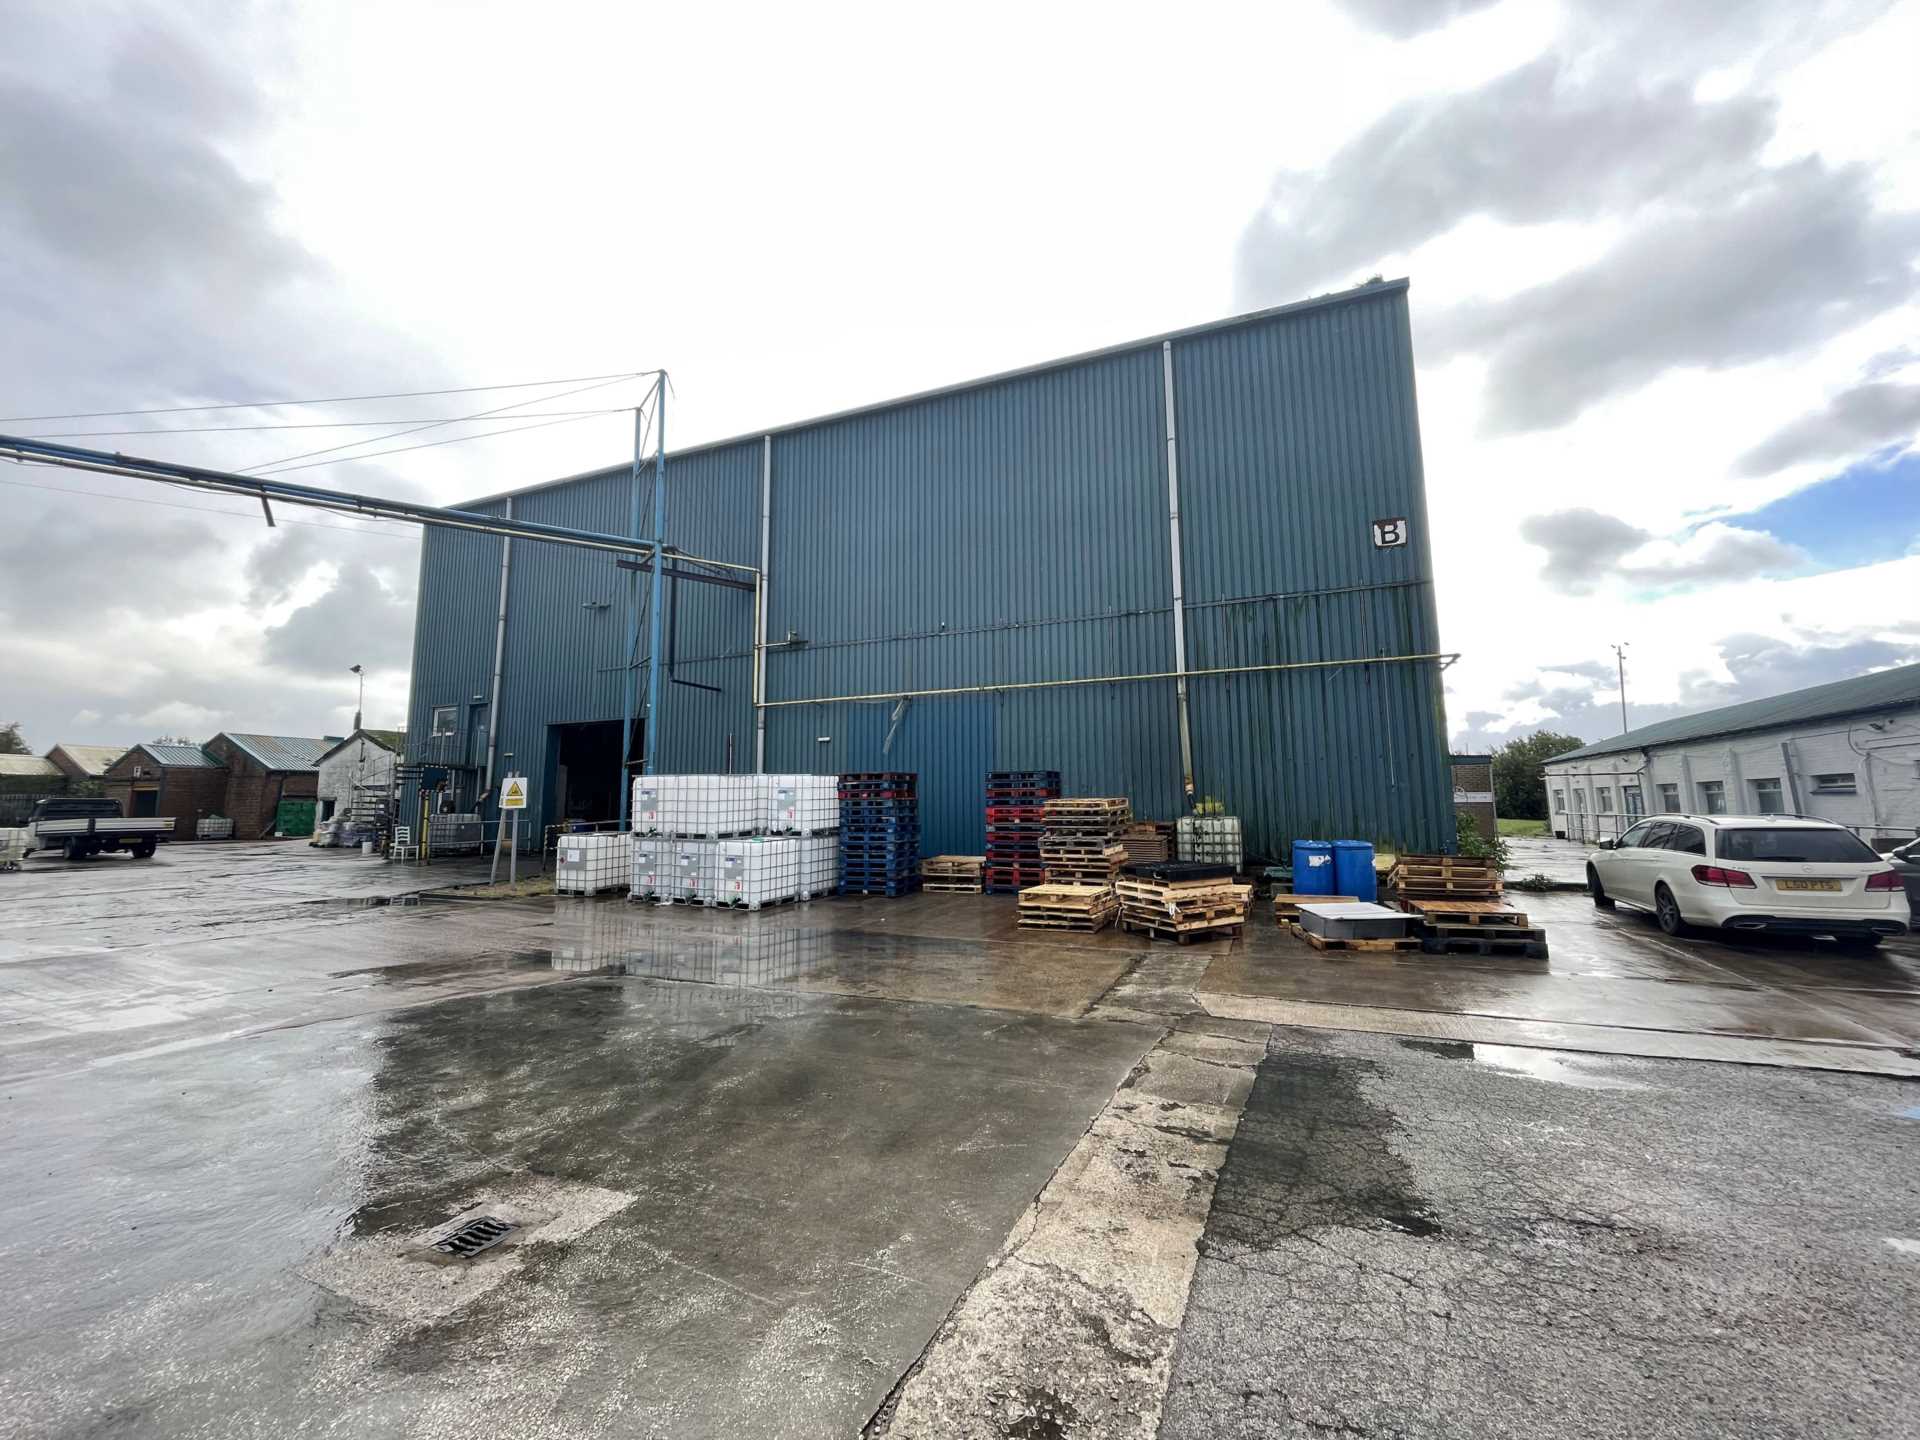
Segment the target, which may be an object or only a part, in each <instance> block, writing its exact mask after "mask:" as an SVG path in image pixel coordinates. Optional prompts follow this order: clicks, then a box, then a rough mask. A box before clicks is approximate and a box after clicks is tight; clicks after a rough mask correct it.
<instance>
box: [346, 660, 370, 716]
mask: <svg viewBox="0 0 1920 1440" xmlns="http://www.w3.org/2000/svg"><path fill="white" fill-rule="evenodd" d="M347 669H348V671H349V672H351V673H352V674H354V675H358V676H359V677H360V693H359V695H357V696H356V697H355V698H354V702H353V728H354V729H356V730H358V729H359V728H360V712H361V711H362V710H364V709H366V706H367V672H366V669H365V667H364V666H360V665H349V666H348V667H347Z"/></svg>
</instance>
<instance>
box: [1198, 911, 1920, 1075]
mask: <svg viewBox="0 0 1920 1440" xmlns="http://www.w3.org/2000/svg"><path fill="white" fill-rule="evenodd" d="M1510 900H1511V902H1512V903H1513V904H1514V905H1516V906H1521V907H1524V909H1525V910H1526V912H1527V914H1528V915H1529V917H1530V919H1531V922H1532V923H1534V924H1536V925H1541V926H1544V927H1545V928H1546V930H1547V939H1548V944H1549V946H1550V958H1548V959H1547V960H1544V961H1534V960H1525V959H1519V958H1502V957H1485V958H1482V957H1477V956H1460V955H1425V954H1418V953H1412V954H1393V955H1370V954H1358V953H1351V952H1332V951H1330V952H1320V951H1316V950H1313V949H1311V948H1309V947H1308V946H1306V945H1305V944H1303V943H1301V942H1300V941H1298V940H1295V939H1293V938H1292V937H1291V936H1289V935H1286V934H1283V933H1281V932H1280V931H1279V929H1278V927H1276V926H1272V925H1265V926H1254V927H1250V929H1249V934H1248V938H1247V942H1246V943H1245V944H1244V945H1241V946H1236V947H1235V948H1234V949H1233V950H1232V951H1231V952H1230V953H1227V954H1224V955H1221V956H1218V957H1216V958H1215V959H1214V960H1213V962H1212V964H1211V965H1210V966H1209V968H1208V971H1207V976H1206V979H1205V982H1204V983H1203V985H1202V987H1201V988H1202V989H1203V990H1204V991H1206V992H1209V993H1217V994H1223V995H1235V996H1247V997H1255V998H1261V999H1273V1000H1281V1001H1301V1002H1309V1003H1313V1004H1321V1005H1342V1006H1362V1007H1374V1008H1379V1009H1383V1010H1400V1011H1419V1012H1430V1013H1437V1014H1458V1015H1470V1016H1489V1017H1498V1018H1503V1019H1512V1020H1527V1021H1543V1022H1550V1023H1554V1024H1563V1025H1608V1026H1619V1027H1624V1028H1628V1029H1638V1030H1655V1031H1673V1032H1682V1033H1690V1034H1702V1035H1724V1036H1753V1037H1766V1038H1775V1039H1782V1040H1802V1041H1816V1040H1817V1041H1831V1042H1841V1043H1846V1044H1855V1045H1867V1046H1880V1047H1888V1048H1902V1047H1906V1046H1911V1045H1913V1044H1915V1043H1920V954H1917V953H1916V949H1915V946H1914V943H1913V941H1912V939H1911V938H1909V939H1907V940H1903V941H1900V942H1897V943H1896V944H1893V945H1889V946H1888V947H1887V948H1886V949H1885V950H1884V951H1883V952H1881V953H1880V954H1877V955H1874V956H1859V955H1854V954H1849V953H1847V952H1844V951H1841V950H1839V949H1838V948H1837V947H1834V946H1831V945H1826V944H1822V943H1818V942H1797V943H1796V942H1793V941H1788V940H1784V939H1777V938H1771V937H1765V938H1760V939H1748V938H1743V939H1740V940H1738V941H1736V942H1735V943H1732V944H1727V943H1722V942H1721V941H1719V940H1718V939H1715V938H1709V937H1695V938H1689V939H1686V940H1677V941H1676V940H1670V939H1668V938H1667V937H1666V936H1665V935H1663V934H1661V932H1660V931H1659V929H1658V928H1657V927H1655V926H1654V925H1653V924H1652V922H1651V921H1646V922H1644V923H1643V922H1642V919H1641V917H1638V916H1633V915H1629V914H1627V913H1625V912H1615V913H1613V914H1604V913H1601V912H1597V911H1595V910H1594V908H1593V906H1592V904H1591V903H1590V902H1589V901H1588V900H1587V899H1586V897H1584V896H1578V895H1515V896H1512V897H1510Z"/></svg>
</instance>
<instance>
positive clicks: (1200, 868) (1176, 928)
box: [1114, 861, 1253, 945]
mask: <svg viewBox="0 0 1920 1440" xmlns="http://www.w3.org/2000/svg"><path fill="white" fill-rule="evenodd" d="M1114 888H1115V889H1116V890H1117V891H1118V892H1119V895H1120V924H1121V926H1122V927H1123V928H1124V929H1127V930H1134V931H1138V932H1140V933H1142V934H1146V935H1154V936H1164V937H1166V938H1167V939H1170V940H1177V941H1179V942H1180V943H1181V944H1183V945H1184V944H1186V943H1187V942H1188V941H1190V940H1215V939H1223V938H1226V937H1229V936H1233V935H1237V934H1239V933H1240V930H1241V928H1242V927H1243V926H1244V925H1245V924H1246V921H1247V903H1248V901H1249V900H1250V899H1251V898H1252V896H1253V887H1252V886H1251V885H1240V884H1236V883H1235V882H1234V879H1233V872H1232V870H1231V869H1229V868H1228V867H1227V866H1224V865H1197V864H1183V863H1181V862H1178V861H1172V862H1168V863H1166V864H1161V865H1129V866H1127V867H1126V869H1125V870H1123V871H1122V872H1121V874H1120V878H1119V880H1118V881H1116V882H1115V885H1114Z"/></svg>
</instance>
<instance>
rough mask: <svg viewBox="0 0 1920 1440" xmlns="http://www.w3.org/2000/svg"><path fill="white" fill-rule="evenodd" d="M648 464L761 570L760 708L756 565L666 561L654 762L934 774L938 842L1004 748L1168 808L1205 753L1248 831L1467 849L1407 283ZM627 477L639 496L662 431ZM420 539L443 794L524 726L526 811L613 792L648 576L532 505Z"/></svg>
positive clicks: (420, 716)
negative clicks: (539, 538) (691, 566)
mask: <svg viewBox="0 0 1920 1440" xmlns="http://www.w3.org/2000/svg"><path fill="white" fill-rule="evenodd" d="M665 473H666V487H667V496H668V506H667V543H668V544H669V545H670V546H673V547H677V548H678V549H680V550H682V551H685V552H687V553H689V554H693V555H701V556H708V557H712V558H714V559H719V560H728V561H733V562H737V563H739V564H742V565H749V566H763V567H764V570H765V572H766V580H765V617H764V621H765V639H766V644H765V650H764V678H763V685H764V697H765V704H764V707H762V708H760V709H759V710H758V712H757V713H756V706H755V703H754V700H755V696H754V652H755V643H756V616H755V601H754V596H753V594H752V592H751V590H734V589H727V588H720V587H715V586H711V585H706V584H690V583H681V584H675V585H669V586H668V587H667V589H668V594H669V601H668V603H667V604H666V605H665V606H663V614H662V619H663V621H665V622H666V624H665V629H666V632H667V635H668V639H667V641H666V642H665V643H664V644H663V647H662V648H663V651H664V652H665V654H664V655H663V657H662V658H663V660H668V659H670V661H671V670H670V672H669V675H668V680H667V682H666V683H663V686H662V700H661V728H660V735H659V741H660V756H659V768H660V769H661V770H662V771H664V772H668V773H673V772H688V771H717V770H740V771H751V770H753V769H754V768H755V767H756V765H759V766H760V767H762V768H764V769H766V770H768V771H775V772H797V771H811V772H845V771H854V770H913V771H917V772H919V775H920V784H921V792H922V797H923V798H922V805H921V808H922V812H923V829H924V842H925V848H926V850H927V851H928V852H929V853H933V852H962V853H975V854H977V853H979V852H980V850H981V848H982V845H983V840H984V836H983V816H982V800H981V792H982V782H983V780H984V777H985V775H986V773H987V772H988V771H989V770H995V769H1057V770H1059V771H1061V772H1062V775H1063V781H1064V786H1065V790H1066V793H1068V794H1081V795H1122V794H1123V795H1126V796H1128V797H1130V798H1131V799H1132V801H1133V806H1134V811H1135V813H1136V814H1137V815H1139V816H1142V817H1145V818H1150V819H1166V820H1171V819H1173V818H1175V817H1177V816H1178V815H1180V814H1182V813H1184V812H1185V811H1186V810H1187V809H1188V807H1189V793H1188V774H1187V769H1188V765H1189V763H1190V775H1191V791H1192V796H1193V798H1196V799H1204V798H1208V797H1211V798H1214V799H1217V800H1218V801H1220V802H1221V804H1222V805H1223V807H1224V808H1225V810H1226V811H1227V812H1228V813H1232V814H1237V815H1239V816H1240V817H1242V822H1243V824H1244V826H1245V828H1246V836H1247V847H1248V852H1249V854H1261V853H1266V854H1282V853H1285V848H1286V846H1287V844H1288V842H1290V841H1291V840H1292V839H1293V838H1295V837H1322V838H1325V837H1335V836H1339V837H1354V838H1360V839H1372V840H1374V841H1376V842H1377V843H1379V844H1382V845H1388V846H1393V847H1411V848H1418V849H1440V848H1450V846H1451V842H1452V838H1453V832H1454V819H1453V812H1452V802H1451V782H1450V779H1449V774H1448V767H1447V744H1446V736H1445V719H1444V714H1443V710H1442V699H1441V682H1440V670H1441V667H1442V664H1443V663H1444V660H1443V657H1442V656H1441V655H1440V649H1441V647H1440V641H1439V635H1438V625H1437V620H1436V616H1435V608H1434V595H1433V570H1432V561H1431V558H1430V555H1429V551H1428V545H1427V533H1428V532H1427V525H1426V499H1425V489H1424V482H1423V478H1422V472H1421V459H1420V433H1419V422H1418V417H1417V413H1416V408H1415V402H1414V381H1413V354H1412V342H1411V332H1410V328H1409V323H1408V303H1407V284H1406V282H1405V281H1404V280H1402V281H1393V282H1387V283H1380V282H1375V283H1373V284H1370V285H1366V286H1362V287H1360V288H1359V289H1356V290H1351V291H1346V292H1342V293H1340V294H1336V295H1328V296H1324V297H1321V298H1318V299H1314V300H1309V301H1305V302H1302V303H1300V304H1295V305H1288V306H1284V307H1281V308H1278V309H1273V310H1266V311H1261V312H1259V313H1256V314H1251V315H1244V316H1239V317H1236V318H1233V319H1229V320H1223V321H1219V322H1216V323H1213V324H1208V325H1201V326H1196V327H1194V328H1192V329H1188V330H1182V331H1178V332H1175V333H1173V334H1171V335H1163V336H1155V337H1152V338H1150V339H1145V340H1140V341H1136V342H1134V343H1131V344H1126V345H1118V346H1114V347H1112V348H1110V349H1106V350H1101V351H1097V352H1094V353H1092V354H1087V355H1078V356H1073V357H1070V358H1068V359H1064V360H1058V361H1053V362H1050V363H1047V364H1042V365H1035V366H1032V367H1029V368H1027V369H1023V370H1018V371H1014V372H1011V373H1008V374H1003V375H995V376H990V377H988V378H985V379H981V380H976V381H972V382H969V383H966V384H962V385H955V386H951V387H948V388H946V389H942V390H937V391H932V392H929V393H926V394H921V395H914V396H909V397H907V398H905V399H901V400H894V401H888V402H885V403H882V404H876V405H872V406H868V407H865V408H862V409H859V410H853V411H848V412H845V413H842V414H838V415H830V416H826V417H824V418H822V419H818V420H812V421H807V422H804V423H801V424H796V425H787V426H783V427H780V428H778V429H775V430H771V431H767V432H764V433H758V434H753V435H748V436H743V437H741V438H738V439H734V440H728V441H723V442H720V443H717V444H710V445H702V446H697V447H693V448H689V449H684V450H679V451H669V452H668V454H667V457H666V465H665ZM633 483H634V482H633V478H632V471H631V468H630V466H629V465H626V464H622V465H619V466H615V467H611V468H608V469H606V470H602V471H596V472H593V473H590V474H586V475H578V476H573V477H571V478H568V479H562V480H556V481H553V482H551V483H549V484H544V485H539V486H535V487H533V488H531V489H527V490H521V491H517V492H515V493H513V494H512V495H502V496H496V497H493V498H491V499H488V500H485V501H480V502H476V503H474V504H471V505H469V506H466V507H464V508H467V509H471V510H475V511H479V512H482V513H486V514H492V515H506V514H511V515H512V516H513V517H514V518H515V519H517V520H534V521H544V522H548V523H552V524H558V525H569V526H576V527H580V528H583V529H591V530H596V531H601V532H611V533H618V534H629V533H633V532H632V530H631V528H630V527H631V523H632V522H631V509H630V507H631V504H632V489H631V487H632V485H633ZM640 483H641V486H642V495H641V504H642V507H643V513H650V512H648V511H646V509H645V507H649V506H650V505H651V503H652V496H651V494H650V491H651V488H652V483H653V481H652V467H651V466H650V465H649V466H648V467H647V468H646V469H645V470H644V471H643V472H642V476H641V482H640ZM640 534H641V535H643V536H645V535H650V534H651V522H650V520H645V519H643V522H642V529H641V531H640ZM423 546H424V548H423V553H422V557H421V578H420V593H419V619H418V626H417V630H416V634H415V640H414V661H413V692H412V704H411V710H410V723H411V730H410V733H409V736H408V753H409V757H410V758H414V759H421V760H426V761H428V762H429V763H434V764H437V765H442V766H445V767H447V773H448V775H449V777H450V780H451V783H452V786H453V788H454V790H455V792H456V804H457V805H459V806H460V807H461V808H464V807H465V806H467V805H470V804H472V803H474V800H475V797H477V796H478V795H480V794H481V793H483V792H484V791H485V790H486V788H487V786H488V784H489V778H490V776H492V775H494V774H500V773H505V772H506V769H507V764H506V760H505V757H506V756H507V755H508V754H511V755H512V757H513V759H512V768H513V769H514V770H517V771H520V772H522V773H525V774H526V775H527V776H528V777H529V779H530V782H531V786H532V792H533V793H532V796H531V803H530V809H529V811H528V819H529V820H533V821H544V822H545V823H549V824H550V823H554V822H556V821H558V820H561V819H566V818H582V819H595V820H605V819H610V818H612V817H613V816H614V815H615V813H616V811H617V799H616V797H617V795H618V790H617V788H616V787H617V785H618V783H619V774H620V762H621V755H620V730H621V724H620V722H621V718H622V716H621V711H622V705H623V697H624V692H625V688H626V674H625V669H624V666H623V661H626V660H629V659H632V660H633V663H636V664H638V665H640V666H644V665H645V663H646V659H647V657H646V656H645V655H644V654H642V655H640V656H638V657H629V656H628V655H627V654H626V649H627V632H628V624H629V622H630V619H631V615H630V612H629V610H628V606H629V604H637V603H644V600H645V595H646V590H647V586H646V584H645V583H636V576H635V575H634V573H633V572H632V571H630V570H622V569H619V568H617V566H616V563H615V560H614V557H613V556H611V555H606V554H597V553H593V552H588V551H581V550H574V549H567V548H563V547H560V546H555V545H546V544H540V543H534V542H529V541H526V540H519V541H505V540H502V539H500V538H498V537H494V536H487V535H479V534H471V533H464V532H460V531H449V530H439V529H433V530H429V531H428V532H427V534H426V536H425V538H424V541H423ZM763 557H764V559H763ZM641 579H642V581H643V582H644V577H641ZM676 592H677V593H676ZM632 596H637V597H639V598H638V600H632V599H630V597H632ZM641 633H642V634H643V635H644V633H645V630H644V628H643V629H642V632H641ZM642 648H643V649H644V643H643V646H642ZM1182 677H1184V680H1183V678H1182ZM697 687H712V688H697ZM1182 691H1184V692H1185V696H1184V700H1183V697H1182V693H1181V692H1182ZM642 694H643V700H644V691H643V692H642ZM759 717H764V734H763V735H762V734H761V733H760V731H759V727H758V726H757V725H756V719H757V718H759ZM639 718H640V719H641V721H642V725H641V726H637V727H636V739H635V743H634V747H633V750H632V758H633V759H634V760H635V761H637V760H638V757H639V756H640V755H641V754H642V753H644V751H643V746H642V744H641V741H640V739H639V736H640V734H641V733H643V728H644V716H642V717H639ZM1186 755H1190V757H1191V759H1190V762H1189V761H1187V760H1186V759H1185V758H1184V756H1186ZM538 829H539V827H538V825H535V826H534V827H533V828H532V831H531V833H533V834H537V833H538Z"/></svg>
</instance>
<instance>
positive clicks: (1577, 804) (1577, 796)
mask: <svg viewBox="0 0 1920 1440" xmlns="http://www.w3.org/2000/svg"><path fill="white" fill-rule="evenodd" d="M1573 813H1574V814H1576V815H1584V814H1586V813H1587V792H1586V791H1584V790H1576V791H1574V792H1573Z"/></svg>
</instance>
